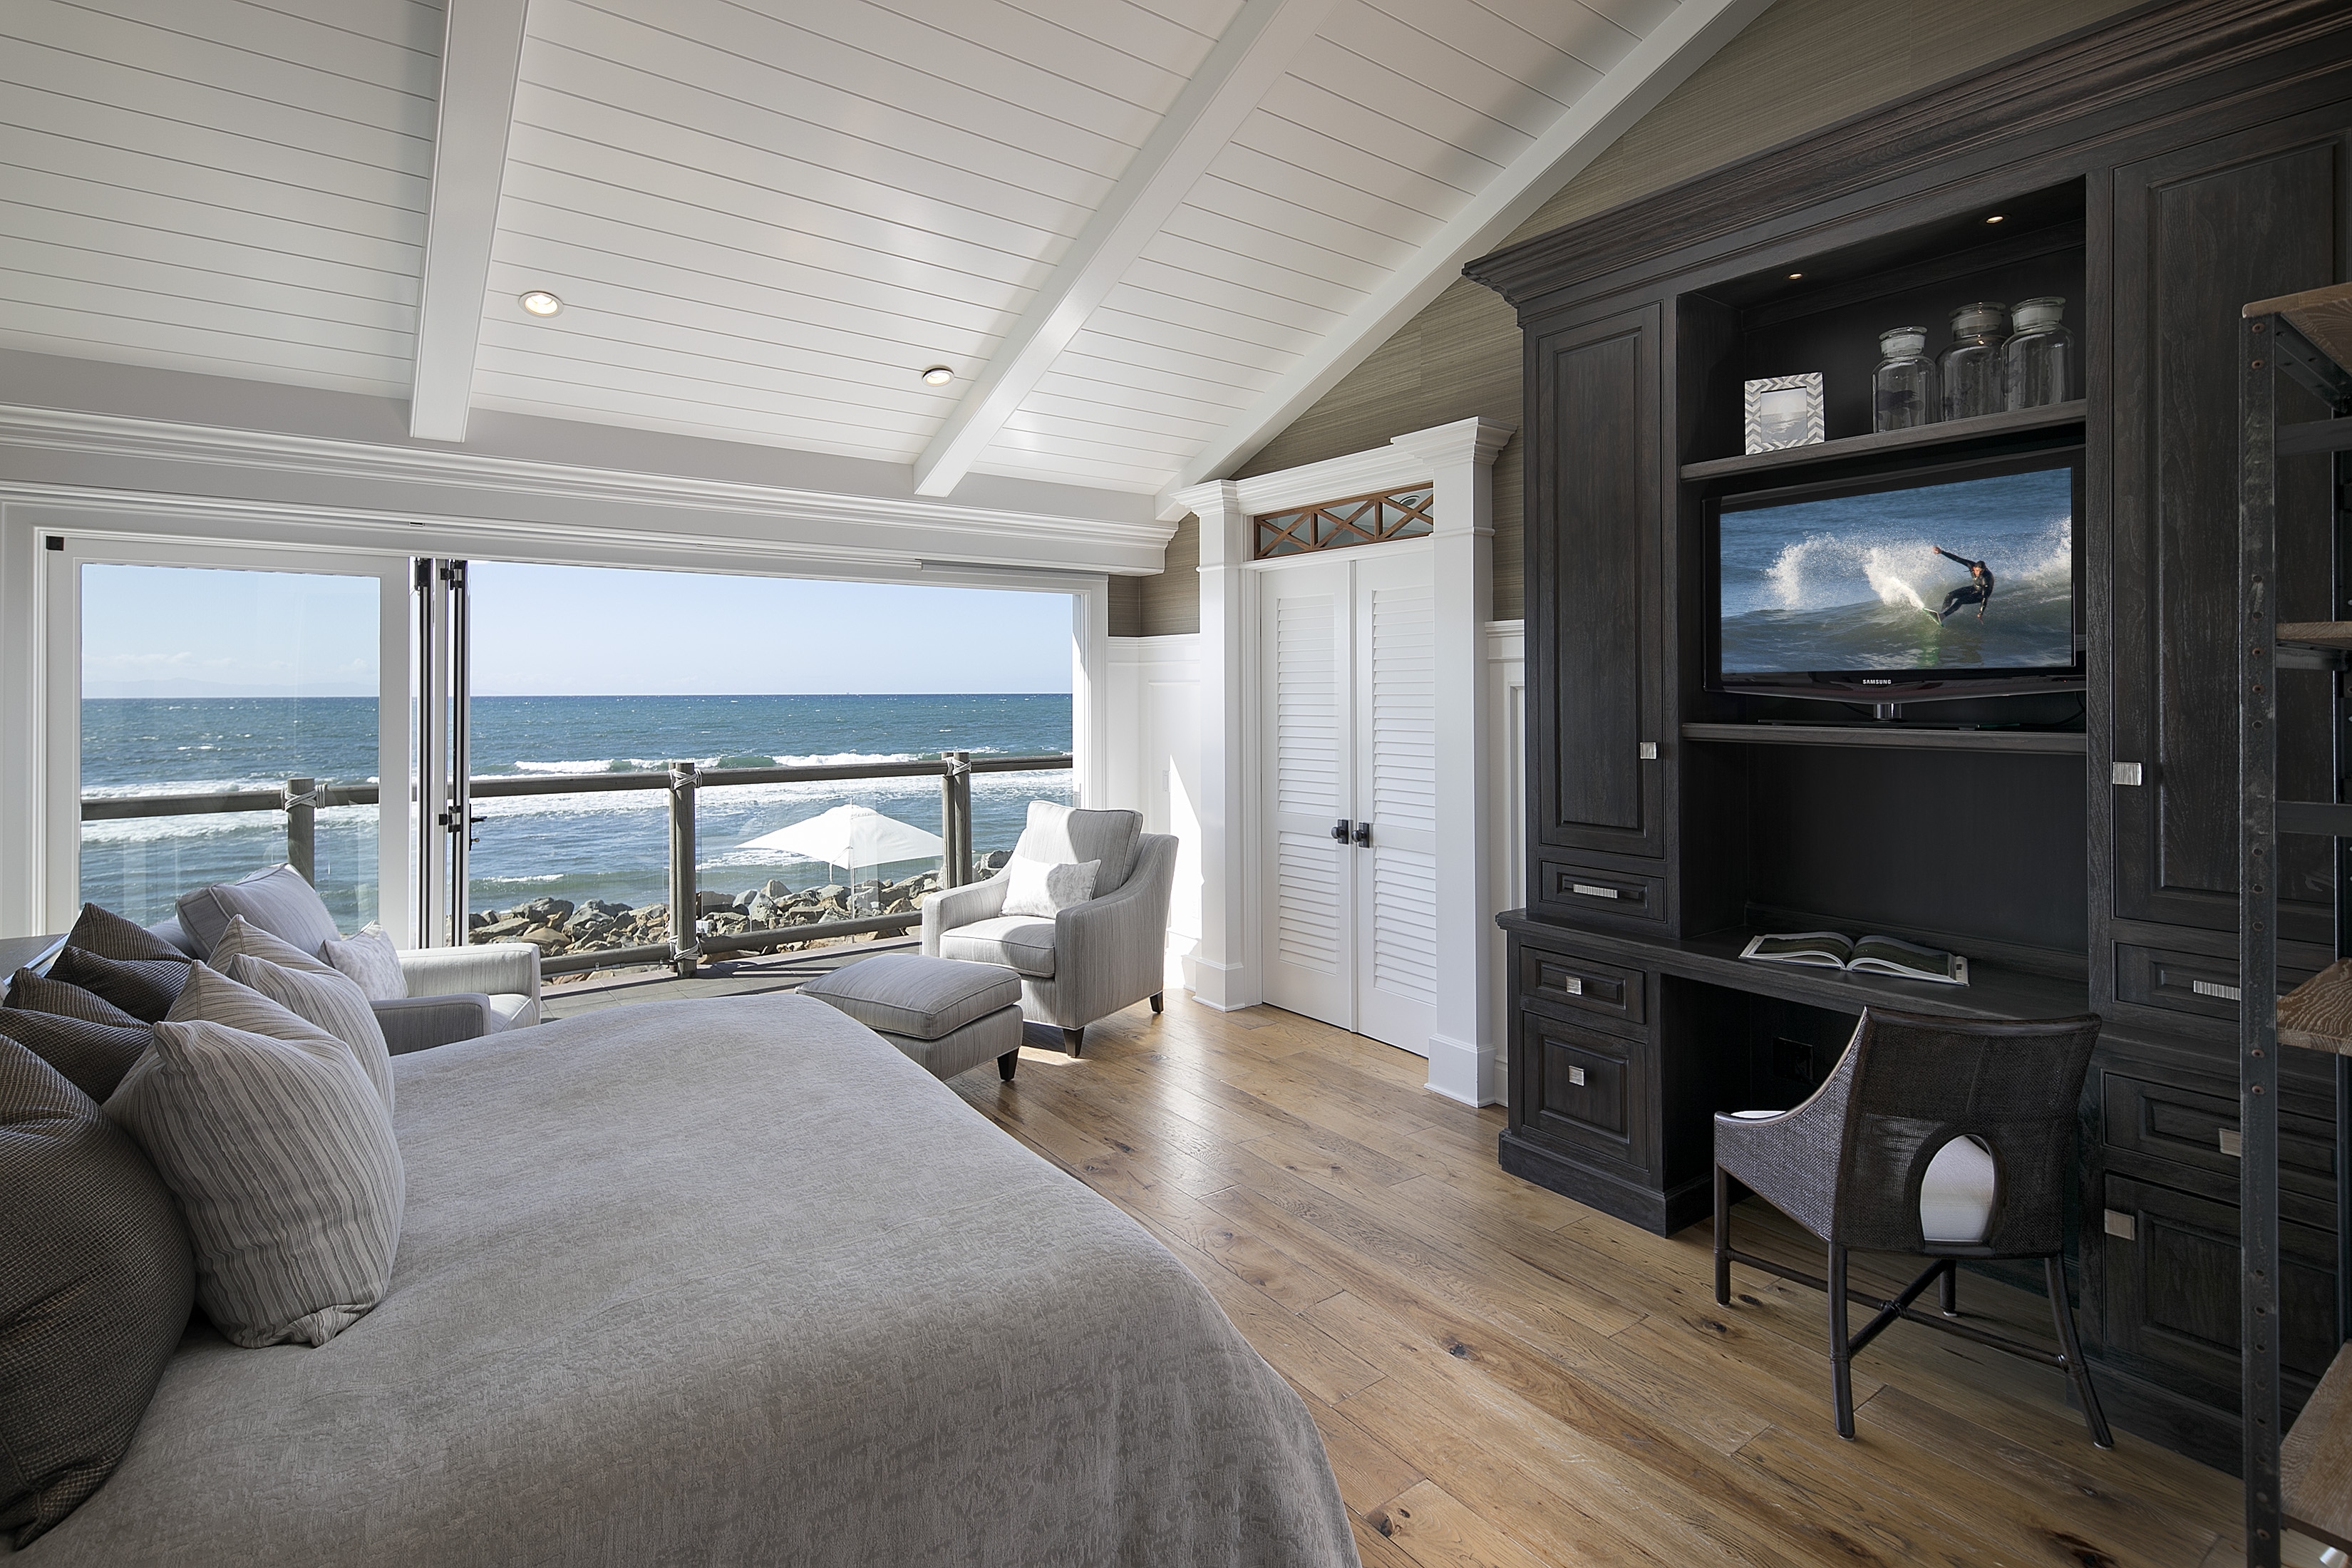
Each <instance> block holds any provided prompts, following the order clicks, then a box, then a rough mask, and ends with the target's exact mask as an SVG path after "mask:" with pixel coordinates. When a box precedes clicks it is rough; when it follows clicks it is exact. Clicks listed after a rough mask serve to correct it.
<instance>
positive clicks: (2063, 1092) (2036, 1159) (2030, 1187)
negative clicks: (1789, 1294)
mask: <svg viewBox="0 0 2352 1568" xmlns="http://www.w3.org/2000/svg"><path fill="white" fill-rule="evenodd" d="M2099 1025H2100V1020H2099V1018H2098V1017H2097V1016H2095V1015H2084V1016H2081V1017H2074V1018H2049V1019H2035V1020H2019V1021H2012V1020H2007V1019H1983V1018H1931V1017H1927V1016H1922V1015H1919V1014H1916V1013H1887V1012H1880V1011H1878V1010H1876V1009H1872V1010H1871V1011H1869V1012H1866V1013H1864V1015H1863V1017H1862V1024H1861V1026H1860V1027H1859V1028H1857V1029H1856V1030H1855V1031H1854V1036H1853V1044H1852V1045H1851V1046H1849V1047H1847V1048H1846V1054H1845V1058H1844V1059H1843V1060H1842V1061H1841V1062H1839V1064H1838V1067H1837V1070H1836V1072H1835V1073H1833V1074H1832V1079H1836V1078H1843V1079H1846V1080H1847V1082H1846V1085H1845V1088H1844V1096H1845V1119H1844V1120H1845V1135H1844V1138H1843V1148H1842V1150H1841V1152H1840V1156H1839V1164H1838V1182H1837V1193H1836V1197H1835V1199H1834V1205H1833V1214H1832V1235H1831V1239H1832V1240H1833V1241H1839V1242H1843V1243H1844V1244H1845V1245H1847V1246H1849V1247H1865V1248H1870V1249H1873V1250H1880V1251H1889V1252H1916V1251H1918V1250H1920V1249H1921V1247H1922V1246H1923V1239H1922V1236H1921V1226H1920V1218H1919V1186H1920V1182H1921V1180H1922V1179H1923V1178H1924V1177H1925V1176H1926V1174H1927V1165H1928V1163H1929V1162H1930V1161H1932V1160H1933V1159H1934V1158H1935V1156H1936V1153H1937V1151H1938V1150H1940V1149H1942V1148H1943V1147H1944V1145H1945V1144H1947V1143H1948V1142H1951V1141H1952V1140H1953V1139H1955V1138H1966V1137H1973V1138H1977V1139H1979V1140H1981V1141H1982V1142H1984V1144H1985V1145H1986V1147H1988V1148H1989V1149H1990V1150H1991V1152H1992V1158H1993V1168H1994V1171H1995V1173H1996V1182H1997V1186H1996V1189H1995V1197H1994V1201H1993V1212H1992V1219H1991V1223H1990V1226H1988V1227H1987V1229H1986V1232H1985V1236H1984V1240H1983V1242H1982V1243H1981V1244H1980V1245H1979V1246H1977V1247H1961V1246H1952V1245H1948V1244H1943V1243H1938V1244H1936V1245H1935V1247H1933V1250H1935V1251H1937V1252H1943V1253H1959V1254H1963V1255H1969V1254H1977V1255H1982V1256H1986V1257H2037V1256H2045V1255H2047V1254H2049V1253H2053V1252H2056V1251H2059V1250H2060V1249H2061V1248H2063V1247H2064V1246H2065V1240H2066V1199H2065V1194H2066V1186H2067V1183H2068V1181H2069V1180H2070V1179H2071V1168H2070V1166H2069V1164H2068V1163H2067V1159H2066V1140H2067V1137H2068V1135H2069V1134H2071V1133H2072V1132H2073V1131H2074V1125H2075V1116H2076V1112H2075V1105H2076V1102H2077V1101H2078V1100H2080V1099H2081V1098H2082V1093H2083V1076H2084V1073H2085V1072H2086V1071H2087V1070H2088V1069H2089V1068H2090V1065H2091V1050H2092V1047H2095V1045H2097V1044H2098V1039H2099ZM1824 1087H1825V1088H1826V1087H1828V1086H1824Z"/></svg>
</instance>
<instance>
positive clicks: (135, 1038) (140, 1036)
mask: <svg viewBox="0 0 2352 1568" xmlns="http://www.w3.org/2000/svg"><path fill="white" fill-rule="evenodd" d="M60 989H63V990H67V991H71V990H73V989H74V987H72V986H70V985H67V986H62V987H60ZM83 994H84V995H89V993H88V992H84V993H83ZM12 995H13V993H12ZM90 1000H91V1001H93V1002H97V1003H98V1005H100V1007H107V1005H106V1004H105V1003H104V1002H101V1001H99V999H98V998H97V997H95V996H91V997H90ZM107 1011H109V1012H110V1013H114V1014H115V1016H116V1017H118V1018H120V1019H121V1020H122V1021H121V1023H107V1022H104V1021H102V1020H100V1019H96V1018H91V1017H89V1016H84V1015H81V1014H77V1013H67V1012H46V1011H35V1010H34V1009H32V1008H29V1007H19V1006H16V1005H14V1004H13V1003H12V1004H11V1005H8V1006H5V1007H0V1038H5V1039H10V1040H14V1041H16V1043H17V1044H18V1045H20V1046H23V1047H25V1048H26V1049H27V1050H29V1051H31V1052H32V1053H33V1054H34V1055H35V1056H37V1057H38V1058H41V1059H42V1060H43V1061H45V1062H47V1063H48V1064H49V1065H50V1066H51V1067H53V1068H57V1069H58V1071H59V1072H61V1073H63V1074H65V1076H66V1081H68V1083H70V1084H72V1085H73V1086H74V1087H75V1088H76V1089H79V1090H81V1091H82V1092H83V1093H84V1094H86V1095H88V1096H89V1097H90V1099H92V1100H104V1099H105V1098H106V1097H107V1096H108V1095H110V1094H112V1093H113V1092H114V1088H115V1085H117V1084H119V1083H121V1081H122V1075H123V1074H124V1073H126V1072H129V1071H130V1070H131V1063H132V1062H135V1061H137V1060H138V1059H139V1057H140V1053H142V1051H144V1050H146V1048H147V1047H148V1045H149V1043H150V1042H151V1041H152V1040H153V1039H154V1032H153V1031H152V1030H151V1029H150V1028H149V1027H148V1026H146V1025H144V1024H142V1023H141V1022H140V1021H139V1020H138V1019H136V1018H133V1017H131V1016H129V1015H128V1014H125V1013H120V1012H116V1011H115V1009H113V1008H111V1007H107Z"/></svg>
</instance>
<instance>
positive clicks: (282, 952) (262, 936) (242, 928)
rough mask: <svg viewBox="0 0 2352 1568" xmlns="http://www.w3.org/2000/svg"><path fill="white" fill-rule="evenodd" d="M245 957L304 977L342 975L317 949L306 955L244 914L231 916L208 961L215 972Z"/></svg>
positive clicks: (213, 946)
mask: <svg viewBox="0 0 2352 1568" xmlns="http://www.w3.org/2000/svg"><path fill="white" fill-rule="evenodd" d="M239 954H243V955H245V956H247V957H251V958H257V959H259V960H261V962H262V963H274V964H276V965H278V968H280V969H299V970H300V971H301V972H302V973H305V974H340V973H342V972H341V970H339V969H337V968H336V967H335V966H334V965H333V964H331V963H328V962H327V961H326V960H325V959H323V958H321V957H320V956H319V952H318V950H317V949H316V948H313V949H311V950H310V952H304V951H303V950H302V949H300V948H299V947H296V946H295V945H294V944H293V943H292V942H287V941H285V940H284V939H282V938H279V937H276V936H272V935H271V934H270V933H269V932H268V931H264V930H262V929H261V928H260V927H259V926H257V925H255V924H254V923H253V922H252V921H248V920H247V919H246V918H245V917H244V916H243V915H231V916H230V917H229V921H228V924H227V925H226V926H225V927H223V928H222V930H221V934H220V940H219V941H218V942H214V943H213V945H212V950H211V952H210V953H209V954H208V955H207V956H206V957H205V963H209V964H211V965H212V966H213V967H214V968H215V969H222V970H225V969H226V968H227V966H228V961H229V960H230V959H232V958H236V957H237V956H238V955H239Z"/></svg>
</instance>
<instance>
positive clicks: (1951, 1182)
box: [1727, 1110, 2000, 1247]
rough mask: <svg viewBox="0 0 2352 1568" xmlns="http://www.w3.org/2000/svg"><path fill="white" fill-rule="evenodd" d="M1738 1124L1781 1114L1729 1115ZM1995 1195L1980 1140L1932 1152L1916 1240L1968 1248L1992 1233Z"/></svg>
mask: <svg viewBox="0 0 2352 1568" xmlns="http://www.w3.org/2000/svg"><path fill="white" fill-rule="evenodd" d="M1727 1114H1728V1115H1730V1116H1731V1117H1733V1118H1734V1119H1736V1120H1738V1121H1770V1120H1771V1119H1772V1118H1773V1117H1775V1116H1786V1115H1788V1114H1789V1113H1788V1112H1787V1111H1785V1110H1734V1111H1729V1112H1727ZM1999 1193H2000V1178H1999V1176H1998V1175H1997V1174H1996V1173H1995V1172H1994V1170H1993V1163H1992V1151H1991V1150H1990V1149H1988V1148H1986V1147H1985V1145H1984V1141H1983V1140H1982V1139H1980V1138H1975V1137H1968V1138H1955V1139H1953V1140H1952V1141H1951V1142H1948V1143H1947V1144H1945V1145H1944V1146H1943V1147H1942V1148H1940V1149H1938V1150H1937V1151H1936V1157H1935V1158H1934V1159H1932V1160H1930V1161H1928V1162H1927V1174H1926V1175H1925V1176H1922V1177H1921V1178H1920V1179H1919V1234H1920V1237H1921V1239H1923V1240H1927V1241H1939V1242H1945V1243H1948V1244H1955V1245H1958V1246H1964V1247H1973V1246H1974V1245H1976V1244H1977V1243H1978V1242H1979V1241H1982V1240H1983V1239H1984V1238H1985V1232H1987V1231H1989V1230H1990V1229H1991V1228H1992V1203H1993V1199H1994V1197H1995V1196H1996V1195H1998V1194H1999Z"/></svg>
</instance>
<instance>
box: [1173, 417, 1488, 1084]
mask: <svg viewBox="0 0 2352 1568" xmlns="http://www.w3.org/2000/svg"><path fill="white" fill-rule="evenodd" d="M1516 428H1517V426H1513V425H1507V424H1503V423H1501V422H1498V421H1496V420H1491V419H1459V420H1455V421H1454V423H1452V424H1450V425H1440V426H1435V427H1433V428H1432V429H1428V430H1416V431H1412V432H1410V433H1408V434H1406V435H1402V436H1398V437H1392V438H1391V440H1390V442H1389V444H1388V445H1387V446H1386V447H1375V448H1372V449H1371V450H1370V451H1365V452H1359V453H1354V454H1351V455H1349V456H1348V457H1344V458H1331V459H1329V460H1328V461H1325V462H1320V463H1309V464H1306V465H1304V466H1302V467H1299V468H1286V469H1284V470H1282V471H1281V472H1279V473H1273V474H1260V475H1257V476H1255V477H1254V478H1251V479H1218V480H1214V481H1213V482H1211V483H1208V484H1202V485H1193V486H1191V487H1189V488H1187V489H1182V490H1180V491H1177V492H1175V494H1174V497H1173V499H1174V500H1176V501H1178V502H1181V504H1182V505H1183V506H1185V507H1186V508H1188V509H1189V510H1192V511H1193V512H1194V513H1196V514H1197V515H1198V516H1199V518H1200V520H1201V567H1200V571H1201V702H1202V711H1201V752H1202V756H1201V795H1202V811H1201V831H1202V856H1201V867H1202V900H1201V903H1202V909H1201V947H1200V952H1199V955H1198V957H1197V958H1196V960H1195V963H1194V965H1193V976H1194V995H1195V996H1196V998H1197V999H1199V1000H1200V1001H1202V1002H1203V1003H1205V1004H1207V1005H1210V1006H1213V1007H1219V1008H1225V1009H1233V1008H1240V1007H1248V1006H1254V1005H1256V1004H1258V1003H1259V1002H1261V1001H1263V1000H1264V999H1265V991H1264V984H1265V983H1264V960H1263V952H1264V948H1263V940H1264V939H1263V932H1262V931H1261V929H1260V927H1261V922H1260V920H1259V910H1260V909H1261V907H1262V906H1261V903H1260V899H1261V897H1262V889H1261V887H1260V878H1259V866H1258V861H1259V857H1258V854H1257V847H1258V845H1259V844H1260V843H1261V842H1262V837H1261V836H1262V828H1261V826H1260V825H1259V823H1258V821H1257V820H1256V818H1257V815H1258V806H1257V804H1256V801H1257V796H1258V794H1259V779H1260V777H1261V774H1260V758H1259V751H1260V739H1259V733H1260V731H1259V725H1260V722H1261V719H1260V713H1259V707H1260V702H1259V692H1258V685H1259V677H1258V658H1259V649H1258V642H1259V637H1260V615H1259V605H1258V586H1259V584H1260V583H1261V581H1262V580H1263V574H1264V572H1265V570H1267V569H1269V568H1273V567H1276V566H1277V565H1278V563H1258V562H1255V561H1253V560H1252V554H1253V540H1252V537H1251V533H1252V524H1251V520H1252V519H1253V518H1255V517H1256V516H1258V515H1260V514H1262V513H1265V512H1270V511H1280V510H1286V509H1290V508H1295V507H1299V506H1307V505H1312V504H1314V503H1316V502H1318V501H1325V500H1334V499H1336V498H1339V497H1342V496H1349V495H1362V494H1366V493H1368V492H1370V491H1374V490H1380V489H1400V488H1402V487H1404V486H1406V485H1412V484H1421V483H1432V484H1433V485H1434V486H1435V489H1436V497H1435V502H1434V505H1433V509H1432V516H1433V522H1434V527H1433V531H1432V533H1431V535H1430V538H1429V541H1428V542H1426V543H1425V544H1420V543H1419V542H1416V544H1417V545H1418V547H1420V548H1426V549H1428V550H1429V551H1430V552H1431V555H1432V566H1431V571H1432V575H1433V587H1434V589H1435V591H1436V600H1437V605H1436V612H1437V627H1438V657H1437V691H1438V756H1439V761H1440V767H1439V774H1438V798H1439V800H1440V801H1441V802H1442V803H1443V811H1442V813H1441V818H1440V820H1441V823H1442V830H1441V836H1440V840H1439V882H1438V890H1437V908H1438V921H1437V940H1438V1005H1437V1012H1436V1016H1437V1026H1436V1030H1435V1032H1434V1033H1433V1035H1432V1036H1431V1037H1430V1042H1429V1045H1430V1048H1429V1052H1428V1055H1429V1087H1430V1089H1433V1091H1435V1092H1436V1093H1439V1094H1443V1095H1444V1096H1446V1097H1447V1098H1448V1099H1452V1100H1461V1101H1463V1102H1465V1104H1470V1105H1487V1104H1493V1103H1495V1102H1496V1101H1498V1100H1500V1099H1501V1098H1502V1096H1501V1092H1500V1091H1501V1085H1500V1084H1499V1083H1498V1082H1497V1081H1496V1076H1497V1075H1496V1070H1495V1064H1496V1046H1495V1033H1496V1031H1495V1018H1494V1009H1493V1006H1492V1004H1491V1002H1490V1000H1489V997H1488V994H1487V988H1486V984H1485V983H1484V977H1485V974H1486V965H1487V954H1488V952H1489V951H1490V950H1491V948H1492V946H1493V941H1492V939H1493V934H1494V933H1493V931H1492V929H1491V922H1490V921H1489V920H1488V918H1487V916H1488V909H1489V904H1488V897H1487V889H1488V887H1489V873H1488V869H1487V858H1488V849H1489V844H1488V839H1489V828H1490V823H1491V817H1492V815H1493V813H1492V811H1491V809H1490V805H1489V802H1488V798H1487V797H1488V795H1489V792H1490V760H1489V758H1488V755H1487V752H1488V745H1487V742H1488V737H1489V720H1488V716H1487V703H1486V689H1485V682H1486V617H1487V615H1488V613H1489V605H1490V603H1491V599H1492V584H1493V536H1494V484H1493V481H1494V462H1495V455H1496V453H1497V452H1499V451H1500V450H1501V449H1502V447H1503V443H1504V442H1505V441H1507V440H1508V439H1509V438H1510V436H1511V433H1512V431H1513V430H1514V429H1516ZM1356 548H1357V549H1360V550H1373V551H1387V550H1391V549H1393V548H1394V546H1392V545H1380V544H1370V545H1360V546H1357V547H1356Z"/></svg>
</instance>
